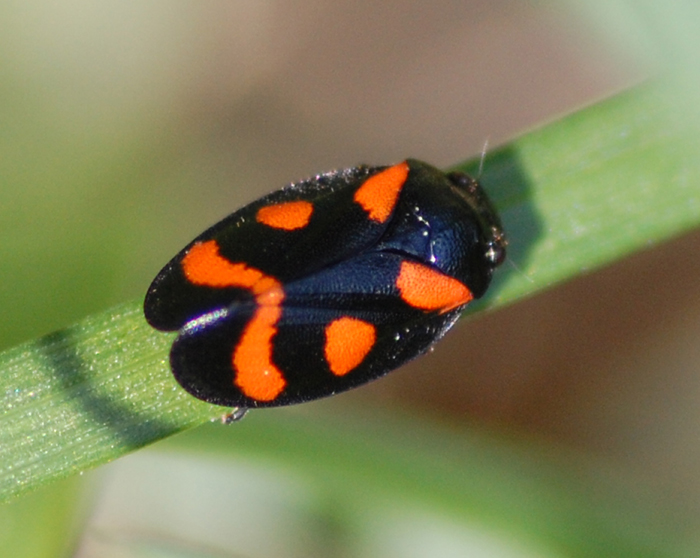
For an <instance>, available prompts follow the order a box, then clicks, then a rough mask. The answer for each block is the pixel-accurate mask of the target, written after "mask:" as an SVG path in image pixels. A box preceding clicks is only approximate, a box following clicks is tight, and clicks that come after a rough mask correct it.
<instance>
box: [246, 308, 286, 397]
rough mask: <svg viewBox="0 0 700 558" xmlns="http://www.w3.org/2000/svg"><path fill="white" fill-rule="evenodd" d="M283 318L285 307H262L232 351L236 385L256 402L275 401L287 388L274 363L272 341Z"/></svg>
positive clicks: (254, 315)
mask: <svg viewBox="0 0 700 558" xmlns="http://www.w3.org/2000/svg"><path fill="white" fill-rule="evenodd" d="M281 316H282V308H281V307H280V306H279V305H277V304H273V305H270V306H259V307H258V309H257V310H256V311H255V314H253V317H252V319H251V320H250V322H248V324H247V325H246V328H245V330H244V331H243V335H242V336H241V339H240V341H239V342H238V345H236V349H235V350H234V352H233V367H234V369H235V370H236V379H235V382H234V383H235V384H236V385H237V386H238V387H239V388H240V390H241V391H242V392H243V393H244V394H245V395H246V396H248V397H250V398H251V399H255V400H257V401H272V400H273V399H275V398H276V397H277V396H278V395H279V394H280V393H282V390H283V389H284V388H285V386H286V385H287V382H286V381H285V379H284V375H283V374H282V372H281V371H280V369H279V368H277V366H275V364H274V363H273V362H272V338H273V337H274V336H275V334H276V333H277V328H276V327H275V325H276V324H277V322H278V321H279V319H280V317H281Z"/></svg>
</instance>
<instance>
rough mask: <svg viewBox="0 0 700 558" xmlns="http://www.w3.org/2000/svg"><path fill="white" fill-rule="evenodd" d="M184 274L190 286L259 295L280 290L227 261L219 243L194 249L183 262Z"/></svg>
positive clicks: (250, 270) (270, 281) (259, 274)
mask: <svg viewBox="0 0 700 558" xmlns="http://www.w3.org/2000/svg"><path fill="white" fill-rule="evenodd" d="M182 271H183V272H184V274H185V277H187V280H188V281H189V282H190V283H193V284H195V285H203V286H206V287H216V288H223V287H240V288H243V289H250V290H251V291H252V292H253V294H256V295H257V294H260V293H263V292H266V291H268V290H270V289H272V288H275V287H279V282H278V281H277V280H276V279H274V278H273V277H268V276H267V275H265V274H264V273H263V272H262V271H259V270H257V269H255V268H253V267H248V266H247V265H246V264H244V263H234V262H230V261H228V260H227V259H226V258H224V257H223V256H222V255H221V254H219V245H218V244H217V242H216V240H207V241H206V242H198V243H196V244H194V245H192V248H190V249H189V251H188V252H187V254H185V257H184V258H182Z"/></svg>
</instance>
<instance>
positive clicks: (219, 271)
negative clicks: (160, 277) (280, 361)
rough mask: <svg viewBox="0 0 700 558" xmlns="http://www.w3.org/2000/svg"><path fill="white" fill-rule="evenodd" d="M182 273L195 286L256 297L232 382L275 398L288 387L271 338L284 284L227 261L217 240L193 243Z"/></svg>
mask: <svg viewBox="0 0 700 558" xmlns="http://www.w3.org/2000/svg"><path fill="white" fill-rule="evenodd" d="M182 270H183V272H184V274H185V277H187V280H188V281H190V282H191V283H193V284H195V285H204V286H207V287H215V288H223V287H240V288H243V289H249V290H250V291H251V292H252V293H253V295H255V302H256V303H257V305H258V306H257V308H256V309H255V312H254V313H253V317H252V318H251V319H250V321H249V322H248V323H247V324H246V326H245V329H244V330H243V334H242V335H241V338H240V339H239V340H238V344H237V345H236V347H235V349H234V351H233V356H232V364H233V369H234V370H235V372H236V374H235V378H234V380H233V381H234V384H235V385H236V386H238V388H239V389H240V390H241V391H242V392H243V394H244V395H246V396H247V397H250V398H251V399H255V400H257V401H272V400H273V399H275V398H276V397H277V396H278V395H279V394H280V393H282V390H284V388H285V386H286V385H287V382H286V380H285V379H284V374H282V372H281V371H280V369H279V368H277V366H275V363H274V362H272V339H273V337H274V336H275V334H276V333H277V327H276V326H277V322H278V321H279V319H280V317H281V316H282V302H283V301H284V290H283V289H282V285H280V283H279V281H277V279H275V278H274V277H270V276H268V275H265V274H264V273H263V272H262V271H260V270H257V269H255V268H253V267H248V266H247V265H245V264H244V263H236V262H230V261H228V260H227V259H226V258H224V257H223V256H222V255H221V254H219V245H218V244H217V243H216V241H215V240H207V241H206V242H198V243H196V244H194V245H193V246H192V247H191V248H190V249H189V251H188V252H187V254H185V257H184V258H182Z"/></svg>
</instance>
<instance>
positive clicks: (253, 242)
mask: <svg viewBox="0 0 700 558" xmlns="http://www.w3.org/2000/svg"><path fill="white" fill-rule="evenodd" d="M408 171H409V168H408V164H407V163H401V164H399V165H395V166H393V167H356V168H352V169H347V170H343V171H336V172H332V173H328V174H324V175H319V176H317V177H315V178H312V179H309V180H306V181H303V182H299V183H297V184H292V185H290V186H288V187H286V188H283V189H282V190H278V191H276V192H273V193H272V194H270V195H268V196H265V197H263V198H261V199H260V200H257V201H255V202H253V203H251V204H250V205H248V206H246V207H244V208H242V209H240V210H239V211H237V212H235V213H233V214H231V215H229V216H228V217H226V218H225V219H223V220H222V221H221V222H219V223H217V224H216V225H214V226H213V227H211V228H210V229H208V230H207V231H205V232H204V233H203V234H201V235H200V236H199V237H197V238H196V239H195V240H194V241H192V242H191V243H190V244H189V245H188V246H186V247H185V248H184V249H183V250H182V251H181V252H180V253H179V254H178V255H177V256H175V258H173V259H172V260H171V261H170V262H169V263H168V264H167V265H166V266H165V268H163V270H162V271H161V272H160V273H159V274H158V275H157V276H156V278H155V279H154V281H153V283H152V284H151V286H150V288H149V290H148V293H147V295H146V302H145V305H144V307H145V313H146V319H147V320H148V322H149V323H150V324H151V325H152V326H153V327H155V328H157V329H160V330H164V331H169V330H176V329H179V328H180V327H182V326H183V325H184V324H185V323H187V322H188V321H190V320H192V319H195V318H197V317H198V316H200V315H203V314H206V313H208V312H211V311H214V310H217V309H222V308H226V307H227V306H229V305H230V304H231V303H232V302H241V303H242V302H245V301H250V300H252V299H253V298H254V296H255V294H256V292H255V291H256V283H257V281H259V280H262V279H266V278H270V279H274V280H275V281H277V282H279V283H284V284H286V283H288V282H291V281H294V280H297V279H299V278H303V277H306V276H308V275H310V274H313V273H314V272H315V271H317V270H319V269H323V268H325V267H327V266H329V265H332V264H333V263H335V262H339V261H343V260H347V259H349V258H351V257H352V256H354V255H356V254H358V253H359V252H361V251H362V250H363V249H366V248H367V247H369V246H372V245H373V244H375V243H376V242H377V241H378V239H379V238H380V237H381V235H382V234H383V233H384V231H385V230H386V228H387V226H388V223H389V221H390V218H391V215H392V212H393V211H394V208H395V206H396V203H397V200H398V196H399V193H400V191H401V188H402V187H403V185H404V183H405V181H406V180H407V178H408ZM203 245H205V248H206V249H204V248H201V247H202V246H203ZM232 266H233V267H232ZM255 273H257V274H258V279H256V278H255V277H253V278H251V277H250V274H255ZM244 275H245V277H243V276H244ZM261 285H262V284H258V286H259V287H260V288H262V286H261Z"/></svg>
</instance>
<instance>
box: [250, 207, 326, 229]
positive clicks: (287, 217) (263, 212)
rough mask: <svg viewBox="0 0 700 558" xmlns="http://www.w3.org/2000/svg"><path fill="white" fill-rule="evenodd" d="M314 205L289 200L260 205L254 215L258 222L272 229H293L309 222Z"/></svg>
mask: <svg viewBox="0 0 700 558" xmlns="http://www.w3.org/2000/svg"><path fill="white" fill-rule="evenodd" d="M313 211H314V206H313V204H311V203H310V202H307V201H291V202H284V203H278V204H276V205H268V206H266V207H261V208H260V209H259V210H258V213H257V214H256V215H255V219H256V220H257V221H258V223H262V224H263V225H267V226H268V227H272V228H274V229H284V230H285V231H293V230H294V229H301V228H303V227H305V226H306V225H308V224H309V219H311V214H312V213H313Z"/></svg>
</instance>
